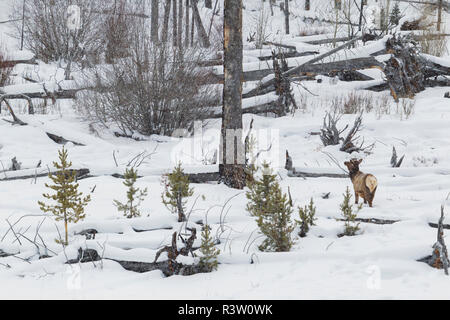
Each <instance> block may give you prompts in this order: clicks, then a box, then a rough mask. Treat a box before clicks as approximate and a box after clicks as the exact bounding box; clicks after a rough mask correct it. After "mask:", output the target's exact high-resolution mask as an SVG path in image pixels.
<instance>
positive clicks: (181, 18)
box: [177, 0, 184, 49]
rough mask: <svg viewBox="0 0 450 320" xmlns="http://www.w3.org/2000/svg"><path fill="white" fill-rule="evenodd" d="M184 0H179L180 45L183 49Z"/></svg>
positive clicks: (178, 40)
mask: <svg viewBox="0 0 450 320" xmlns="http://www.w3.org/2000/svg"><path fill="white" fill-rule="evenodd" d="M183 1H184V0H178V37H177V42H178V47H179V48H180V49H181V48H182V47H183Z"/></svg>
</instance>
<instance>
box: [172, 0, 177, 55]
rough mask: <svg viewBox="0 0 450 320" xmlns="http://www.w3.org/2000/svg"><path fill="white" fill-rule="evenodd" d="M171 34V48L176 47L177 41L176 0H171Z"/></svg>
mask: <svg viewBox="0 0 450 320" xmlns="http://www.w3.org/2000/svg"><path fill="white" fill-rule="evenodd" d="M172 14H173V16H172V33H173V39H172V42H173V46H174V47H176V46H177V39H178V24H177V20H178V4H177V0H173V9H172Z"/></svg>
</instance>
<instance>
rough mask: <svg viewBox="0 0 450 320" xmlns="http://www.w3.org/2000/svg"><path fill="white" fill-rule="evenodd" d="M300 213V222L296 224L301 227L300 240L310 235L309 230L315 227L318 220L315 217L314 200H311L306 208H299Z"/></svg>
mask: <svg viewBox="0 0 450 320" xmlns="http://www.w3.org/2000/svg"><path fill="white" fill-rule="evenodd" d="M298 213H299V217H300V220H296V222H297V224H298V225H299V226H300V232H299V236H300V238H304V237H306V235H307V234H308V232H309V229H310V228H311V227H312V226H315V224H314V222H315V221H316V220H317V219H316V217H315V215H316V207H315V206H314V200H313V198H311V201H310V202H309V205H307V206H305V207H304V208H302V207H298Z"/></svg>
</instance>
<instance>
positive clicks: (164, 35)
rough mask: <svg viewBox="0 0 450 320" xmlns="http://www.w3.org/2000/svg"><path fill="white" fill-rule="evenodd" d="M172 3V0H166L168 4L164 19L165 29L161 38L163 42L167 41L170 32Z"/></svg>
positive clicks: (165, 7) (165, 8)
mask: <svg viewBox="0 0 450 320" xmlns="http://www.w3.org/2000/svg"><path fill="white" fill-rule="evenodd" d="M170 4H171V0H166V4H165V6H164V21H163V29H162V36H161V39H162V41H163V42H167V37H168V34H169V17H170Z"/></svg>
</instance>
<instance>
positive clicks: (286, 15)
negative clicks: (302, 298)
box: [284, 0, 289, 34]
mask: <svg viewBox="0 0 450 320" xmlns="http://www.w3.org/2000/svg"><path fill="white" fill-rule="evenodd" d="M284 24H285V28H286V34H289V0H284Z"/></svg>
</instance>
